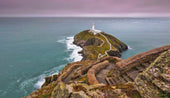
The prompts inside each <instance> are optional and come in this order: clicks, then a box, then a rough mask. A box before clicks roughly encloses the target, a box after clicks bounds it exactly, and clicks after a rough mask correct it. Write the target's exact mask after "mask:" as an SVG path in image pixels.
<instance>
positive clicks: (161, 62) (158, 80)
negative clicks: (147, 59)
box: [135, 50, 170, 98]
mask: <svg viewBox="0 0 170 98" xmlns="http://www.w3.org/2000/svg"><path fill="white" fill-rule="evenodd" d="M135 87H136V88H137V90H138V91H139V92H140V94H141V96H143V97H145V98H169V97H170V50H168V51H166V52H164V53H162V54H161V55H160V56H159V57H158V58H157V59H156V60H155V61H154V62H153V63H152V64H151V65H150V66H149V67H148V68H147V69H146V70H145V71H143V72H142V73H140V74H139V75H138V76H137V78H136V79H135Z"/></svg>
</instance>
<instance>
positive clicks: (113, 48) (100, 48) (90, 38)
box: [74, 30, 127, 60]
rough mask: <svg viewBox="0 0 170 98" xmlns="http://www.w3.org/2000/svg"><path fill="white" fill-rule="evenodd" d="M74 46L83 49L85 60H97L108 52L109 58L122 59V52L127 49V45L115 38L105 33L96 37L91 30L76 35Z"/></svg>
mask: <svg viewBox="0 0 170 98" xmlns="http://www.w3.org/2000/svg"><path fill="white" fill-rule="evenodd" d="M74 44H76V45H78V46H80V47H82V48H83V51H82V52H81V53H82V55H83V60H97V58H98V55H99V54H101V55H104V54H106V52H107V55H109V56H117V57H120V56H121V55H120V52H122V51H124V50H126V49H127V45H126V44H124V43H123V42H121V41H120V40H118V39H117V38H115V37H114V36H112V35H109V34H106V33H104V32H101V33H97V34H96V35H94V34H93V33H91V32H89V30H85V31H82V32H80V33H78V34H76V36H75V37H74Z"/></svg>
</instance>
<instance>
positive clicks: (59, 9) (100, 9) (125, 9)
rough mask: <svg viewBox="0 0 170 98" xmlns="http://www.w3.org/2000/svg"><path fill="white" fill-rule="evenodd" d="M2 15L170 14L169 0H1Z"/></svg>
mask: <svg viewBox="0 0 170 98" xmlns="http://www.w3.org/2000/svg"><path fill="white" fill-rule="evenodd" d="M0 16H94V17H95V16H96V17H98V16H99V17H100V16H101V17H102V16H104V17H109V16H111V17H112V16H113V17H114V16H115V17H117V16H118V17H120V16H122V17H124V16H125V17H126V16H127V17H135V16H144V17H145V16H151V17H152V16H155V17H159V16H170V0H0Z"/></svg>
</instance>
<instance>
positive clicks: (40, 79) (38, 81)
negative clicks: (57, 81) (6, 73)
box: [20, 64, 65, 94]
mask: <svg viewBox="0 0 170 98" xmlns="http://www.w3.org/2000/svg"><path fill="white" fill-rule="evenodd" d="M64 66H65V64H63V65H60V66H57V67H54V68H52V69H50V70H47V71H45V72H44V73H43V74H41V75H39V76H37V77H33V78H31V79H28V80H25V81H23V82H21V84H20V89H21V90H23V91H24V93H25V94H26V93H27V89H29V85H34V88H36V89H39V88H41V86H42V85H43V83H44V82H45V77H46V76H50V75H53V74H58V73H59V70H61V69H62V68H63V67H64Z"/></svg>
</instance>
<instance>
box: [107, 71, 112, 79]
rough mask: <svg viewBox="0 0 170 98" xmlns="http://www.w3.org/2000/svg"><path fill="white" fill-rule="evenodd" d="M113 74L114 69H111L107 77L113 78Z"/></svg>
mask: <svg viewBox="0 0 170 98" xmlns="http://www.w3.org/2000/svg"><path fill="white" fill-rule="evenodd" d="M112 73H113V69H111V70H110V71H109V72H108V73H107V77H111V74H112Z"/></svg>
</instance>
